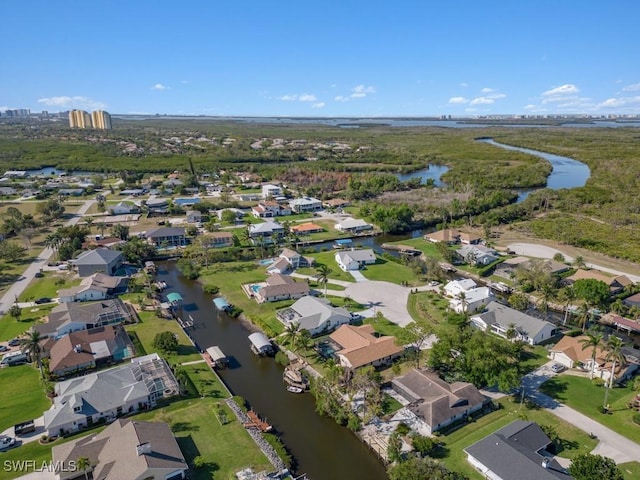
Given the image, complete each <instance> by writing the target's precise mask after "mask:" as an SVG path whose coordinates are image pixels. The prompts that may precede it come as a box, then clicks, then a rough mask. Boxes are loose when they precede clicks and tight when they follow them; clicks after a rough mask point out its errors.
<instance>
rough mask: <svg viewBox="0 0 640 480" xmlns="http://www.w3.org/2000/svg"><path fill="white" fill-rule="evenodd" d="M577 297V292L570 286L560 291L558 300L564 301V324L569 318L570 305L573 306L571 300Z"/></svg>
mask: <svg viewBox="0 0 640 480" xmlns="http://www.w3.org/2000/svg"><path fill="white" fill-rule="evenodd" d="M575 299H576V294H575V292H574V290H573V288H571V287H570V286H569V287H566V288H563V289H561V290H560V291H559V292H558V300H559V301H561V302H563V303H564V319H563V320H562V325H566V324H567V319H568V318H569V307H570V306H571V302H573V301H574V300H575Z"/></svg>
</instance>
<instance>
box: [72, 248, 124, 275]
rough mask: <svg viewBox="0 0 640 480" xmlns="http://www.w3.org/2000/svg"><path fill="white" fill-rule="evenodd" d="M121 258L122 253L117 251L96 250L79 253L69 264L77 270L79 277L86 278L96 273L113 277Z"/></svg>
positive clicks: (120, 264)
mask: <svg viewBox="0 0 640 480" xmlns="http://www.w3.org/2000/svg"><path fill="white" fill-rule="evenodd" d="M123 258H124V257H123V256H122V252H119V251H118V250H109V249H108V248H96V249H95V250H89V251H87V252H83V253H81V254H80V255H79V256H78V258H76V259H75V260H72V261H71V264H72V265H74V266H75V267H76V268H77V270H78V275H79V276H80V277H88V276H89V275H93V274H94V273H97V272H99V273H104V274H106V275H114V274H115V273H116V270H118V269H119V268H120V267H121V266H122V261H123Z"/></svg>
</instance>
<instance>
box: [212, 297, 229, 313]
mask: <svg viewBox="0 0 640 480" xmlns="http://www.w3.org/2000/svg"><path fill="white" fill-rule="evenodd" d="M213 304H214V305H215V306H216V308H217V309H218V310H222V311H223V312H228V311H229V310H231V304H230V303H229V302H227V299H226V298H224V297H216V298H214V299H213Z"/></svg>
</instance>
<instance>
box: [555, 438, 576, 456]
mask: <svg viewBox="0 0 640 480" xmlns="http://www.w3.org/2000/svg"><path fill="white" fill-rule="evenodd" d="M579 447H580V443H578V442H576V441H575V440H568V439H566V438H561V439H559V440H558V443H557V445H556V452H555V453H556V455H558V454H560V453H561V452H563V451H564V450H577V449H578V448H579ZM552 453H553V452H552Z"/></svg>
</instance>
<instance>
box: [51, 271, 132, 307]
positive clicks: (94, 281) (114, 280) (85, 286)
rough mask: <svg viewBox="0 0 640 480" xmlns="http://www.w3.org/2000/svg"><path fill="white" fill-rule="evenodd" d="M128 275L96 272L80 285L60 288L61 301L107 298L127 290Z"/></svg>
mask: <svg viewBox="0 0 640 480" xmlns="http://www.w3.org/2000/svg"><path fill="white" fill-rule="evenodd" d="M128 282H129V279H128V278H127V277H112V276H109V275H105V274H103V273H94V274H93V275H91V276H89V277H86V278H84V279H83V280H82V281H81V282H80V285H78V286H77V287H71V288H61V289H60V290H58V297H59V301H60V303H67V302H88V301H92V300H105V299H107V298H110V297H114V296H116V295H118V294H120V293H124V292H126V290H127V284H128Z"/></svg>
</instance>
